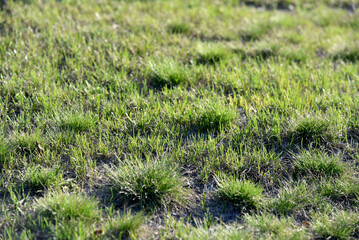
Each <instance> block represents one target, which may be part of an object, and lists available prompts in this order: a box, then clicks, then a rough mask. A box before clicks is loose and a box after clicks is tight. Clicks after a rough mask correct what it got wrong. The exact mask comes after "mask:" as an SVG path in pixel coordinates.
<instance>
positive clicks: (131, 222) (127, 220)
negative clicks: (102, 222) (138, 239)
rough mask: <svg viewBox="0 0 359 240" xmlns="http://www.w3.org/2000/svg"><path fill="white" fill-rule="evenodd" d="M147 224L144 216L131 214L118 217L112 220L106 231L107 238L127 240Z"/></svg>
mask: <svg viewBox="0 0 359 240" xmlns="http://www.w3.org/2000/svg"><path fill="white" fill-rule="evenodd" d="M144 222H145V218H144V216H143V215H142V214H136V215H133V214H131V212H128V213H125V214H122V215H118V216H116V217H115V218H113V219H111V220H110V221H109V222H108V224H107V226H106V230H105V236H106V237H108V238H111V239H126V238H128V237H130V236H133V235H134V234H135V233H136V231H138V230H139V228H140V227H141V225H143V223H144Z"/></svg>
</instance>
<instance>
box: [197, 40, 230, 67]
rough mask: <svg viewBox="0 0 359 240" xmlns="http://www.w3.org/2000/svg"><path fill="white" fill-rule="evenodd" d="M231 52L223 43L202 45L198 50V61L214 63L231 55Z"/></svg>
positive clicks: (198, 62)
mask: <svg viewBox="0 0 359 240" xmlns="http://www.w3.org/2000/svg"><path fill="white" fill-rule="evenodd" d="M229 54H230V52H229V51H228V50H227V49H226V48H224V47H223V46H222V45H214V44H210V45H200V46H199V48H198V51H197V56H196V63H197V64H209V65H213V64H216V63H218V62H220V61H221V60H225V59H226V58H228V57H229Z"/></svg>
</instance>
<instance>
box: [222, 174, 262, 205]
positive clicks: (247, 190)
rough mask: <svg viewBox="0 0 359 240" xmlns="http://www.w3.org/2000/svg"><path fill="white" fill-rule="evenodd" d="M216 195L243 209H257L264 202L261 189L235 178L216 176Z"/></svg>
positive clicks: (249, 182)
mask: <svg viewBox="0 0 359 240" xmlns="http://www.w3.org/2000/svg"><path fill="white" fill-rule="evenodd" d="M216 182H217V185H218V189H217V195H218V197H219V198H221V199H222V200H226V201H229V202H232V203H233V204H235V205H237V206H239V207H241V208H244V209H248V210H251V209H257V208H260V206H261V205H262V204H263V202H264V196H263V195H262V193H263V188H262V187H261V186H258V185H256V184H254V183H252V182H251V181H248V180H243V179H242V180H238V179H236V178H235V177H228V176H219V177H218V176H217V177H216Z"/></svg>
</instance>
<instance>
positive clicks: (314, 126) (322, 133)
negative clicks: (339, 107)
mask: <svg viewBox="0 0 359 240" xmlns="http://www.w3.org/2000/svg"><path fill="white" fill-rule="evenodd" d="M329 124H330V123H329V121H328V120H326V119H322V118H315V117H309V118H305V119H302V120H299V121H298V122H296V124H295V127H294V130H293V131H292V132H291V136H292V139H293V140H294V141H295V142H297V143H300V144H304V145H307V144H310V143H318V144H319V143H326V142H328V141H330V140H332V136H331V135H330V133H329V126H330V125H329Z"/></svg>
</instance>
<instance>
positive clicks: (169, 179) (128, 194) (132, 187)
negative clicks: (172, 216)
mask: <svg viewBox="0 0 359 240" xmlns="http://www.w3.org/2000/svg"><path fill="white" fill-rule="evenodd" d="M109 184H110V185H111V187H112V188H113V190H114V194H115V195H116V196H117V197H118V198H119V200H122V201H123V200H125V201H130V202H131V203H136V204H139V205H140V206H141V207H143V208H159V207H164V208H166V207H171V206H184V204H185V203H186V201H187V197H188V194H189V190H188V189H187V188H185V187H184V186H185V185H186V179H185V178H184V177H183V176H181V174H179V173H178V169H177V168H176V167H172V166H170V165H169V164H168V163H166V162H165V161H164V160H162V161H159V160H158V161H153V162H152V161H147V162H145V163H144V162H142V161H140V160H133V161H130V160H126V161H124V162H121V164H120V165H119V166H118V167H113V168H112V169H110V170H109Z"/></svg>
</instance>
